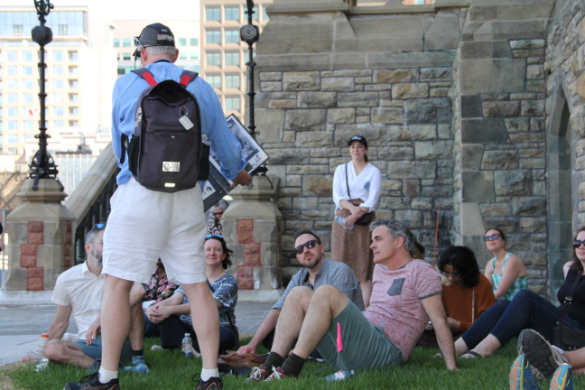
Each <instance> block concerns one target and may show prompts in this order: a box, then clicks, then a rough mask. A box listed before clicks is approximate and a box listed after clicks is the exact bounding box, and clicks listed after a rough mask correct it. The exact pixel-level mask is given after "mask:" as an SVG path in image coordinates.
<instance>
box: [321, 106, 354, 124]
mask: <svg viewBox="0 0 585 390" xmlns="http://www.w3.org/2000/svg"><path fill="white" fill-rule="evenodd" d="M354 122H355V109H354V108H335V109H331V110H327V123H333V124H338V123H354Z"/></svg>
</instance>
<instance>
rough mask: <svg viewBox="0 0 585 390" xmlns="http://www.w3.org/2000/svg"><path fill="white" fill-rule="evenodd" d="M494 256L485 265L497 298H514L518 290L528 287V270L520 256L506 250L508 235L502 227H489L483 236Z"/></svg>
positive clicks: (486, 273) (486, 274)
mask: <svg viewBox="0 0 585 390" xmlns="http://www.w3.org/2000/svg"><path fill="white" fill-rule="evenodd" d="M483 240H484V241H485V246H486V248H487V250H488V251H490V252H492V254H493V255H494V258H493V259H491V260H490V261H488V263H487V264H486V266H485V276H486V278H488V280H489V281H490V282H491V284H492V286H493V289H494V295H495V296H496V299H502V298H504V299H508V300H511V299H512V298H514V295H516V294H517V293H518V291H520V290H523V289H526V288H528V272H527V271H526V267H525V266H524V263H523V262H522V260H520V258H519V257H518V256H516V255H514V254H513V253H510V252H508V251H507V250H506V248H505V247H504V245H505V244H506V236H505V235H504V232H502V231H501V230H500V229H497V228H492V229H489V230H488V231H487V232H486V234H485V236H484V237H483Z"/></svg>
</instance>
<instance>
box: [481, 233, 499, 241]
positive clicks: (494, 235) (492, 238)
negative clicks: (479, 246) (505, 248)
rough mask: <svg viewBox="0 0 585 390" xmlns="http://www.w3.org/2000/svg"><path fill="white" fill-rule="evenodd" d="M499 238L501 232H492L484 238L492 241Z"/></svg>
mask: <svg viewBox="0 0 585 390" xmlns="http://www.w3.org/2000/svg"><path fill="white" fill-rule="evenodd" d="M498 238H500V235H499V234H492V235H491V236H484V237H483V240H484V241H491V240H497V239H498Z"/></svg>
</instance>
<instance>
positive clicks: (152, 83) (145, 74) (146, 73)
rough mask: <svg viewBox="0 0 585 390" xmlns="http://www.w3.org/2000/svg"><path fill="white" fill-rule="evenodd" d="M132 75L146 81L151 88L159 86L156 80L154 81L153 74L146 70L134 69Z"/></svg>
mask: <svg viewBox="0 0 585 390" xmlns="http://www.w3.org/2000/svg"><path fill="white" fill-rule="evenodd" d="M132 73H136V74H137V75H138V77H140V78H141V79H144V80H145V81H146V82H147V83H148V85H150V86H151V87H153V86H155V85H156V84H158V83H157V82H156V80H155V79H154V76H153V75H152V73H150V71H149V70H148V69H146V68H140V69H134V70H133V71H132Z"/></svg>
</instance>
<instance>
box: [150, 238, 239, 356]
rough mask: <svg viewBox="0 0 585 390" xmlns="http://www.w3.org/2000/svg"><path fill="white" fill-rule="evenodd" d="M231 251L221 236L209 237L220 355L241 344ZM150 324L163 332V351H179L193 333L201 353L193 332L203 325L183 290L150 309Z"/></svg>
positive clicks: (209, 266)
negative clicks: (229, 270)
mask: <svg viewBox="0 0 585 390" xmlns="http://www.w3.org/2000/svg"><path fill="white" fill-rule="evenodd" d="M231 254H232V251H231V250H229V249H228V247H227V245H226V243H225V240H224V239H223V237H221V236H211V235H209V236H207V238H206V239H205V265H206V270H205V274H206V276H207V281H208V283H209V288H210V289H211V293H212V294H213V298H214V299H215V303H216V305H217V308H218V311H219V352H223V351H225V350H228V349H234V347H235V346H236V345H237V344H236V343H237V341H238V332H237V329H236V327H235V325H236V316H235V308H236V303H237V302H238V282H237V281H236V279H235V278H234V277H233V276H232V275H230V274H228V273H227V272H226V271H225V270H226V269H227V268H229V267H230V266H231V265H232V261H231ZM146 314H147V315H148V318H149V319H150V321H152V322H153V323H155V324H156V325H157V326H158V328H159V330H160V338H161V344H162V348H161V347H160V346H158V345H155V346H153V348H152V349H153V350H156V349H170V348H180V347H181V345H182V340H183V337H184V335H185V333H190V334H191V338H192V340H193V348H194V349H195V352H197V353H199V352H200V349H199V342H198V340H197V335H196V334H195V332H194V331H193V326H192V319H193V321H202V320H203V319H201V318H199V316H198V315H197V313H191V307H190V305H189V300H188V299H187V295H186V294H185V292H184V291H183V288H182V287H179V288H178V289H177V291H175V293H174V294H173V295H172V296H171V297H170V298H169V299H167V300H164V301H162V302H160V303H157V304H156V305H153V306H150V307H149V308H148V309H147V310H146Z"/></svg>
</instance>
